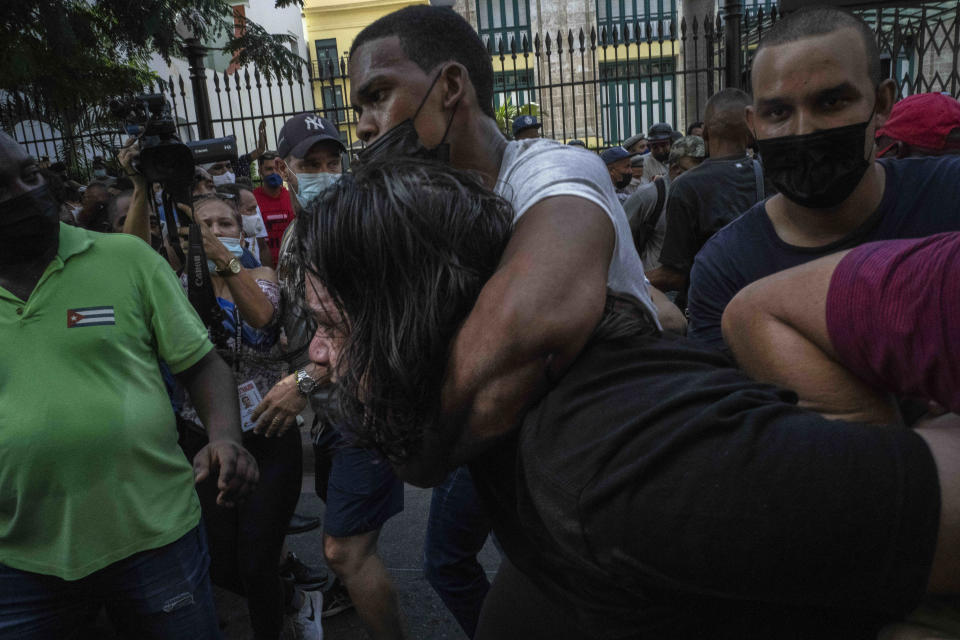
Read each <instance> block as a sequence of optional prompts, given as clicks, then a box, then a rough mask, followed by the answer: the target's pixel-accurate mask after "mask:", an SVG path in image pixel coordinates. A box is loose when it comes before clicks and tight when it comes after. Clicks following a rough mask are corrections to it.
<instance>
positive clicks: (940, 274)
mask: <svg viewBox="0 0 960 640" xmlns="http://www.w3.org/2000/svg"><path fill="white" fill-rule="evenodd" d="M958 274H960V233H943V234H940V235H935V236H930V237H928V238H921V239H919V240H889V241H887V242H875V243H872V244H865V245H861V246H859V247H857V248H856V249H853V250H852V251H851V252H850V253H848V254H847V255H846V256H844V258H843V260H841V261H840V264H838V265H837V268H836V270H834V272H833V277H832V278H831V280H830V289H829V292H828V293H827V331H828V333H829V334H830V342H831V343H832V344H833V346H834V348H835V349H836V350H837V355H838V356H839V359H840V362H842V363H843V364H844V365H846V366H847V367H848V368H849V369H850V370H851V371H853V372H854V373H855V374H857V376H859V377H860V378H861V379H862V380H864V381H865V382H866V383H867V384H869V385H870V386H872V387H875V388H878V389H884V390H886V391H891V392H893V393H899V394H902V395H909V396H919V397H921V398H925V399H927V400H936V401H937V402H939V403H940V404H941V405H943V406H945V407H946V408H947V409H949V410H950V411H953V412H958V411H960V359H958V358H956V357H955V355H954V354H955V350H956V348H957V345H958V344H960V322H957V318H960V287H958V286H957V275H958Z"/></svg>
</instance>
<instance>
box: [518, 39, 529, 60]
mask: <svg viewBox="0 0 960 640" xmlns="http://www.w3.org/2000/svg"><path fill="white" fill-rule="evenodd" d="M520 46H521V47H522V48H523V55H524V57H526V56H527V55H528V54H529V53H530V41H529V40H528V39H527V34H523V38H521V39H520Z"/></svg>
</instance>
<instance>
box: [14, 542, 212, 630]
mask: <svg viewBox="0 0 960 640" xmlns="http://www.w3.org/2000/svg"><path fill="white" fill-rule="evenodd" d="M209 564H210V557H209V556H208V555H207V543H206V538H205V536H204V532H203V527H200V526H198V527H196V528H194V529H192V530H191V531H190V532H189V533H187V534H186V535H185V536H183V537H182V538H180V539H179V540H177V541H175V542H172V543H170V544H168V545H165V546H163V547H160V548H157V549H151V550H149V551H141V552H140V553H136V554H134V555H132V556H130V557H129V558H124V559H123V560H119V561H117V562H114V563H113V564H111V565H109V566H107V567H104V568H103V569H100V570H99V571H96V572H94V573H92V574H90V575H89V576H86V577H85V578H81V579H79V580H62V579H61V578H57V577H55V576H49V575H43V574H39V573H30V572H28V571H20V570H18V569H13V568H11V567H7V566H5V565H0V638H17V639H18V640H47V639H48V638H76V637H77V636H78V635H79V634H80V633H81V631H82V630H83V628H84V626H85V625H87V624H88V623H90V622H92V621H93V620H94V619H95V618H96V615H97V612H98V611H99V610H100V607H102V606H106V608H107V614H108V616H109V617H110V620H111V621H112V622H113V624H114V625H115V626H116V628H117V630H118V632H119V634H120V635H121V637H124V638H137V639H138V640H139V639H143V640H216V639H219V638H220V630H219V627H218V625H217V613H216V611H215V609H214V605H213V593H212V591H211V589H210V574H209V571H208V567H209Z"/></svg>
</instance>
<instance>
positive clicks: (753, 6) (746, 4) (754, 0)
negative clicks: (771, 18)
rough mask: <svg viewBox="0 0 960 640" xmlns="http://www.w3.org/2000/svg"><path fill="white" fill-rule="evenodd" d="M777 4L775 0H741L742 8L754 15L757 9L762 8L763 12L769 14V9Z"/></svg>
mask: <svg viewBox="0 0 960 640" xmlns="http://www.w3.org/2000/svg"><path fill="white" fill-rule="evenodd" d="M776 6H777V0H743V9H744V11H746V12H747V13H748V14H749V15H751V16H752V15H754V14H755V13H756V12H757V9H763V13H764V14H769V13H770V9H772V8H774V7H776Z"/></svg>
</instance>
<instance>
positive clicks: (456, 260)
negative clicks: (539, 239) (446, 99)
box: [295, 159, 513, 462]
mask: <svg viewBox="0 0 960 640" xmlns="http://www.w3.org/2000/svg"><path fill="white" fill-rule="evenodd" d="M512 228H513V209H512V207H511V206H510V205H509V203H507V202H506V201H505V200H503V199H502V198H500V197H499V196H497V195H495V194H493V193H492V192H490V191H489V190H488V189H486V188H485V187H484V186H483V185H482V184H481V182H480V181H479V179H477V178H476V177H474V176H473V175H471V174H467V173H464V172H461V171H457V170H455V169H453V168H451V167H450V166H449V165H446V164H441V163H437V162H433V161H425V160H415V159H405V160H404V161H403V162H402V163H396V162H373V163H371V164H369V165H366V166H365V167H364V168H363V169H362V170H360V171H359V172H358V173H357V174H355V175H349V174H348V175H344V176H343V178H341V179H340V180H339V181H338V182H337V184H336V185H335V186H334V187H331V188H330V189H328V190H327V191H325V192H324V193H323V194H322V195H321V196H319V197H318V198H316V199H315V200H314V201H313V203H312V204H311V205H310V206H309V207H308V211H307V215H301V216H299V217H298V218H297V226H296V239H295V246H296V249H295V250H296V251H297V252H298V254H299V257H300V260H301V262H302V264H303V265H304V267H305V269H306V270H307V271H308V272H310V273H312V274H313V275H314V276H316V277H317V279H318V280H319V281H320V282H321V283H323V285H324V287H326V289H327V293H328V294H329V296H330V299H331V300H332V302H333V305H334V306H335V308H336V311H337V312H338V313H337V314H336V315H335V316H334V317H337V316H338V317H339V318H342V319H343V321H342V324H341V325H340V326H333V327H329V329H331V330H333V331H334V332H338V333H343V334H345V335H346V338H345V343H344V345H343V347H342V349H341V351H340V357H339V360H338V363H337V370H336V373H337V385H336V391H335V392H334V399H335V400H337V401H338V403H337V404H338V408H339V411H340V413H341V414H342V416H343V417H344V418H345V420H346V426H347V431H348V433H350V434H351V436H352V438H353V439H354V440H355V441H356V443H357V444H358V445H360V446H364V447H372V448H375V449H378V450H379V451H381V452H382V453H383V454H384V455H385V456H386V457H387V458H388V459H389V460H391V461H394V462H402V461H403V460H405V459H407V458H408V457H409V456H411V455H414V454H416V453H417V451H418V450H419V447H420V445H421V442H422V438H423V433H424V430H425V429H430V428H435V427H436V420H437V416H438V415H439V408H440V387H441V382H442V379H443V376H444V372H445V370H446V363H447V356H448V350H449V344H450V342H451V340H452V339H453V336H454V333H455V332H456V331H457V329H458V327H459V326H460V323H461V322H462V321H463V319H464V318H465V317H466V316H467V314H468V313H469V312H470V310H471V308H472V307H473V305H474V303H475V301H476V299H477V296H478V295H479V293H480V289H481V288H482V287H483V285H484V283H485V282H486V281H487V280H488V279H489V278H490V276H491V275H492V274H493V272H494V270H495V269H496V267H497V264H498V263H499V261H500V258H501V255H502V253H503V250H504V247H505V246H506V244H507V241H508V240H509V237H510V233H511V230H512ZM306 286H310V285H309V283H307V284H306ZM330 311H332V310H328V314H330ZM330 315H333V314H330ZM360 398H362V400H360Z"/></svg>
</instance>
